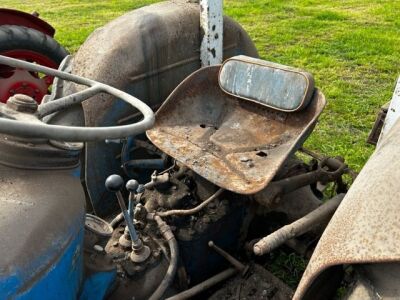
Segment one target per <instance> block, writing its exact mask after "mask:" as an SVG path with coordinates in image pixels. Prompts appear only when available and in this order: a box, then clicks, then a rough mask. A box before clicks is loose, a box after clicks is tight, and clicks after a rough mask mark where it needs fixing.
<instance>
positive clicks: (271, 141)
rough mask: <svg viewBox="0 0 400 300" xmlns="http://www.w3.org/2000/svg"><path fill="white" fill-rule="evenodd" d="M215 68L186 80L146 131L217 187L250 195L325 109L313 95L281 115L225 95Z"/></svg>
mask: <svg viewBox="0 0 400 300" xmlns="http://www.w3.org/2000/svg"><path fill="white" fill-rule="evenodd" d="M219 68H220V66H213V67H208V68H203V69H201V70H200V71H197V72H195V73H193V74H192V75H191V76H189V77H188V78H187V79H185V80H184V81H183V82H182V83H181V84H180V85H179V86H178V88H177V89H176V90H175V91H174V92H173V93H172V94H171V96H170V97H169V98H168V99H167V100H166V102H165V103H164V104H163V105H162V106H161V108H160V109H159V111H158V112H157V114H156V124H155V126H154V128H153V129H151V130H149V131H147V135H148V137H149V139H150V140H151V141H152V142H153V143H154V144H155V145H156V146H157V147H158V148H160V149H161V150H162V151H164V152H166V153H167V154H168V155H170V156H172V157H174V158H176V159H177V160H179V161H181V162H182V163H183V164H185V165H187V166H188V167H189V168H191V169H192V170H194V171H195V172H196V173H198V174H199V175H201V176H203V177H204V178H206V179H207V180H209V181H211V182H213V183H215V184H216V185H218V186H220V187H223V188H225V189H228V190H230V191H233V192H236V193H239V194H254V193H256V192H258V191H260V190H262V189H263V188H264V187H265V186H266V185H267V184H268V183H269V182H270V180H271V179H272V178H273V176H274V175H275V173H276V172H277V170H278V169H279V168H280V166H281V165H282V163H283V162H284V161H285V160H286V158H287V157H288V156H289V155H290V153H292V152H293V151H295V150H296V149H297V148H298V147H300V146H301V144H302V142H303V141H304V139H305V138H306V137H307V135H308V134H309V133H310V132H311V129H312V128H313V126H314V125H315V123H316V120H317V118H318V116H319V114H320V113H321V112H322V109H323V107H324V106H325V98H324V96H323V95H322V93H320V92H319V91H318V90H316V92H315V94H314V97H313V99H312V101H311V103H310V105H309V106H308V107H307V108H306V109H304V110H302V111H299V112H293V113H283V112H278V111H275V110H273V109H270V108H268V107H265V106H262V105H259V104H255V103H253V102H249V101H245V100H241V99H238V98H236V97H233V96H230V95H228V94H226V93H224V92H223V91H222V90H221V89H220V87H219V85H218V80H217V77H218V72H219Z"/></svg>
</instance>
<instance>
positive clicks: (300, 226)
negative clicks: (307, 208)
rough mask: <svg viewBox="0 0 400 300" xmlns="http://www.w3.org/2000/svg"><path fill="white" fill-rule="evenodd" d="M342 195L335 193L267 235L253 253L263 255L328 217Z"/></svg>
mask: <svg viewBox="0 0 400 300" xmlns="http://www.w3.org/2000/svg"><path fill="white" fill-rule="evenodd" d="M344 195H345V194H339V195H336V196H335V197H333V198H332V199H330V200H328V201H327V202H325V203H324V204H322V205H321V206H320V207H318V208H317V209H315V210H313V211H312V212H310V213H309V214H307V215H305V216H304V217H302V218H300V219H298V220H297V221H295V222H293V223H291V224H289V225H286V226H283V227H282V228H280V229H278V230H276V231H274V232H273V233H271V234H270V235H267V236H266V237H264V238H263V239H261V240H260V241H259V242H257V243H256V244H255V245H254V247H253V252H254V254H256V255H264V254H266V253H269V252H271V251H272V250H274V249H276V248H278V247H279V246H281V245H282V244H284V243H285V242H286V241H287V240H290V239H292V238H294V237H297V236H300V235H302V234H304V233H306V232H307V231H309V230H311V229H312V228H313V227H315V226H316V225H318V224H320V223H321V222H322V221H323V220H326V219H327V218H330V217H331V216H332V215H333V213H334V212H335V210H336V208H337V207H338V206H339V204H340V202H341V201H342V199H343V197H344Z"/></svg>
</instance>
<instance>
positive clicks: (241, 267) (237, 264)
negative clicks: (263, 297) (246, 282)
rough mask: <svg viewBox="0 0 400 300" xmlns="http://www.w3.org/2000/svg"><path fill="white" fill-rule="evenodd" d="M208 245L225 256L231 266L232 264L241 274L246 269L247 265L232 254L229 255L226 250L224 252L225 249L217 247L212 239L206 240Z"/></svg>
mask: <svg viewBox="0 0 400 300" xmlns="http://www.w3.org/2000/svg"><path fill="white" fill-rule="evenodd" d="M208 247H210V248H211V249H213V250H214V251H215V252H217V253H218V254H219V255H221V256H222V257H223V258H225V259H226V260H227V261H228V262H229V263H230V264H231V265H232V266H234V267H235V268H236V269H237V270H238V271H239V272H241V273H242V275H243V274H245V273H246V272H247V271H248V269H249V266H246V265H244V264H242V263H241V262H240V261H238V260H237V259H236V258H234V257H233V256H232V255H230V254H229V253H228V252H226V251H225V250H223V249H221V248H220V247H218V246H217V245H215V244H214V242H213V241H209V242H208Z"/></svg>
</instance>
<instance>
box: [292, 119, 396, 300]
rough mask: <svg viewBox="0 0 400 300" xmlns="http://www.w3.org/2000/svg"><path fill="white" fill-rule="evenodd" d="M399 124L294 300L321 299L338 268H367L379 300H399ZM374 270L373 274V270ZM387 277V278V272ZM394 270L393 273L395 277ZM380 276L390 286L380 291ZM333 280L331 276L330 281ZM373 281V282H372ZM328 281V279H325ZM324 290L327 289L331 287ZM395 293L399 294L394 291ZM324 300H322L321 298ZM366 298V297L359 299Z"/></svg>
mask: <svg viewBox="0 0 400 300" xmlns="http://www.w3.org/2000/svg"><path fill="white" fill-rule="evenodd" d="M399 149H400V121H397V123H396V124H395V125H394V126H393V128H392V129H391V131H390V132H389V133H388V134H387V135H386V136H385V137H384V139H383V140H382V141H381V142H380V144H379V146H378V147H377V149H376V150H375V152H374V153H373V154H372V156H371V157H370V159H369V160H368V162H367V163H366V164H365V166H364V168H363V169H362V170H361V172H360V174H359V175H358V176H357V178H356V180H355V181H354V183H353V184H352V186H351V188H350V190H349V191H348V193H347V194H346V196H345V198H344V199H343V201H342V203H341V204H340V206H339V207H338V209H337V211H336V212H335V214H334V215H333V217H332V219H331V221H330V222H329V224H328V226H327V228H326V230H325V231H324V233H323V234H322V236H321V239H320V240H319V242H318V245H317V247H316V248H315V251H314V253H313V255H312V257H311V259H310V262H309V264H308V266H307V269H306V271H305V272H304V274H303V278H302V279H301V281H300V284H299V286H298V288H297V291H296V293H295V296H294V299H320V297H318V296H316V295H315V294H313V291H314V292H317V293H320V292H321V290H322V289H323V288H322V289H321V288H319V290H320V291H317V290H318V286H320V287H321V286H324V285H323V283H322V281H321V278H323V277H325V278H327V276H326V274H328V273H329V272H330V271H331V270H333V269H335V268H337V267H338V266H342V265H357V266H358V267H364V269H365V266H369V267H368V273H369V274H368V276H367V277H369V279H370V281H371V283H372V284H376V285H375V287H376V286H377V285H380V286H382V289H381V290H377V291H376V292H377V293H379V294H380V295H381V296H382V297H383V298H385V296H387V295H388V294H389V295H391V297H393V298H391V299H394V298H396V299H398V297H399V295H400V290H399V289H398V287H399V283H400V276H398V274H399V270H400V264H399V263H400V216H399V212H400V197H399V195H400V184H399V181H400V172H399V170H400V152H399ZM372 266H373V267H374V268H373V269H372V268H371V267H372ZM388 270H389V271H390V272H389V271H388ZM393 270H396V272H393ZM378 272H379V273H380V276H378V277H380V280H381V281H382V279H384V280H383V281H385V282H386V283H391V284H390V285H388V284H386V285H385V286H384V285H382V284H381V283H380V282H379V280H375V279H376V278H378V277H377V276H375V275H374V274H377V273H378ZM330 277H331V276H330ZM373 278H375V279H374V280H373ZM328 280H330V281H331V280H332V278H330V279H328ZM325 286H329V282H328V283H327V285H326V282H325ZM396 289H397V290H396ZM323 298H324V297H323ZM362 298H364V297H362Z"/></svg>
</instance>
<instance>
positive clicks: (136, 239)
mask: <svg viewBox="0 0 400 300" xmlns="http://www.w3.org/2000/svg"><path fill="white" fill-rule="evenodd" d="M115 194H116V195H117V199H118V204H119V206H120V207H121V210H122V214H123V215H124V218H125V222H126V225H127V226H128V229H129V235H130V236H131V240H132V244H133V246H140V245H141V242H140V241H139V237H138V235H137V233H136V230H135V226H134V225H133V221H132V219H131V217H130V216H129V213H128V210H127V209H126V205H125V202H124V197H123V196H122V194H121V192H120V191H118V192H116V193H115Z"/></svg>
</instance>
